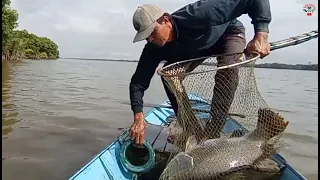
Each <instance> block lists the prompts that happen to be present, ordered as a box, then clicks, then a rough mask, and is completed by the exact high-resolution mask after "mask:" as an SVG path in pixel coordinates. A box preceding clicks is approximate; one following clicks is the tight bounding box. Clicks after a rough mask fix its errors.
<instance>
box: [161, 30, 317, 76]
mask: <svg viewBox="0 0 320 180" xmlns="http://www.w3.org/2000/svg"><path fill="white" fill-rule="evenodd" d="M315 38H318V30H314V31H310V32H308V33H303V34H301V35H298V36H294V37H290V38H287V39H283V40H280V41H275V42H271V43H269V44H270V50H271V51H274V50H277V49H281V48H285V47H289V46H294V45H298V44H301V43H304V42H307V41H309V40H312V39H315ZM241 53H243V52H241ZM235 54H239V53H233V54H219V55H212V56H205V57H200V58H194V59H188V60H184V61H180V62H176V63H173V64H170V65H168V66H166V67H162V68H160V69H158V70H157V74H158V75H160V76H164V77H174V76H177V75H168V74H165V73H163V72H162V71H163V70H164V69H165V68H168V67H171V66H174V65H176V64H181V63H186V62H189V61H196V60H203V59H207V58H213V57H218V56H229V55H235ZM253 54H254V53H253ZM258 58H260V55H259V57H254V58H251V59H249V60H245V61H242V62H240V63H235V64H231V65H227V66H221V67H219V68H215V69H211V70H207V71H202V72H189V73H184V75H188V74H198V73H203V72H208V71H217V70H219V69H226V68H230V67H234V66H239V65H242V64H246V63H249V62H252V61H255V60H257V59H258Z"/></svg>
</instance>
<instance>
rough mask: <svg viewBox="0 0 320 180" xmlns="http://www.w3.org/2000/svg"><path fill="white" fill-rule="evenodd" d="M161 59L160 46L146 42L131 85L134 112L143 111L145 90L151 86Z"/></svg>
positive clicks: (131, 100)
mask: <svg viewBox="0 0 320 180" xmlns="http://www.w3.org/2000/svg"><path fill="white" fill-rule="evenodd" d="M161 60H162V58H161V53H160V50H159V48H157V47H155V46H153V45H151V44H146V45H145V47H144V48H143V51H142V54H141V56H140V60H139V63H138V66H137V68H136V71H135V73H134V74H133V76H132V78H131V82H130V86H129V91H130V102H131V109H132V111H133V113H134V114H137V113H139V112H142V109H143V99H142V98H143V95H144V92H145V91H146V90H147V89H148V88H149V85H150V81H151V78H152V76H153V75H154V73H155V70H156V68H157V67H158V65H159V63H160V62H161Z"/></svg>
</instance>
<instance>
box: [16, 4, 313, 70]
mask: <svg viewBox="0 0 320 180" xmlns="http://www.w3.org/2000/svg"><path fill="white" fill-rule="evenodd" d="M192 2H195V0H152V1H150V0H149V1H147V0H112V1H111V0H91V1H89V0H77V1H74V0H32V3H31V0H11V7H13V8H14V9H16V10H17V11H18V13H19V20H18V23H19V27H18V29H26V30H28V31H29V32H32V33H35V34H37V35H39V36H46V37H48V38H50V39H52V40H53V41H54V42H56V43H57V44H58V46H59V51H60V56H61V57H82V58H106V59H130V60H132V59H134V60H137V59H139V56H140V53H141V51H142V48H143V46H144V44H145V41H143V42H139V43H132V40H133V37H134V35H135V33H136V32H135V30H134V28H133V25H132V15H133V13H134V11H135V10H136V8H137V7H138V6H139V5H142V4H147V3H153V4H157V5H159V6H160V7H162V9H164V10H165V11H167V12H169V13H172V12H174V11H175V10H177V9H179V8H181V7H183V6H185V5H187V4H188V3H192ZM305 4H314V5H315V6H316V12H315V13H314V14H313V15H312V16H311V17H310V16H307V15H306V13H305V12H304V11H303V10H302V9H303V6H304V5H305ZM270 5H271V13H272V22H271V24H270V27H269V28H270V35H269V41H270V42H273V41H278V40H282V39H286V38H289V37H292V36H297V35H300V34H303V33H305V32H309V31H312V30H317V29H318V21H317V19H318V12H319V11H318V1H317V0H281V1H279V0H270ZM238 19H239V20H240V21H241V22H242V23H243V24H244V25H245V27H246V37H247V42H249V41H250V40H251V39H252V37H253V26H252V24H251V23H250V18H249V17H248V15H247V14H244V15H242V16H241V17H240V18H238ZM317 49H318V39H315V40H311V41H309V42H306V43H303V44H301V45H298V46H295V47H289V48H284V49H279V50H276V51H273V52H271V54H270V55H269V56H268V57H266V58H264V59H263V61H264V62H267V63H271V62H278V63H287V64H297V63H302V64H307V63H308V62H311V63H318V52H317Z"/></svg>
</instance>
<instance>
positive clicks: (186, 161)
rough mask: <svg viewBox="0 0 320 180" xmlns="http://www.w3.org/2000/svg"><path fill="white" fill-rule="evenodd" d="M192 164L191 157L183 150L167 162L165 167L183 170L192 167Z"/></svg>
mask: <svg viewBox="0 0 320 180" xmlns="http://www.w3.org/2000/svg"><path fill="white" fill-rule="evenodd" d="M193 165H194V163H193V158H192V157H191V156H190V155H189V154H187V153H185V152H180V153H178V154H177V155H176V156H175V157H174V158H173V159H172V160H171V161H170V162H169V164H168V166H167V167H174V168H175V169H179V170H184V169H190V168H193Z"/></svg>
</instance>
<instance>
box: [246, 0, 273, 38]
mask: <svg viewBox="0 0 320 180" xmlns="http://www.w3.org/2000/svg"><path fill="white" fill-rule="evenodd" d="M248 15H249V17H250V18H251V19H252V21H251V23H252V24H253V27H254V32H255V33H259V32H263V33H269V23H270V22H271V19H272V18H271V11H270V3H269V0H252V4H251V7H250V8H249V10H248Z"/></svg>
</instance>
